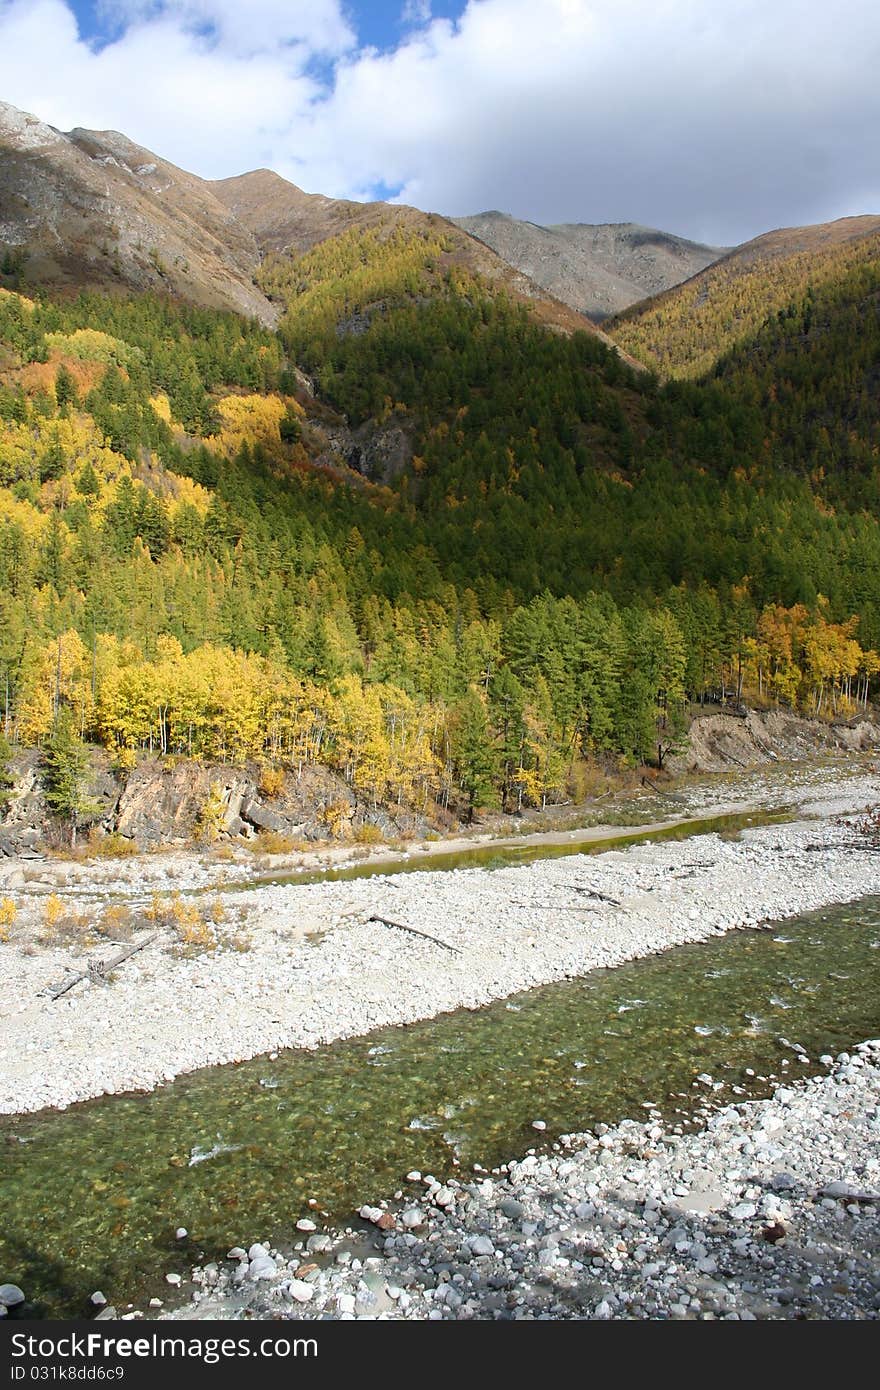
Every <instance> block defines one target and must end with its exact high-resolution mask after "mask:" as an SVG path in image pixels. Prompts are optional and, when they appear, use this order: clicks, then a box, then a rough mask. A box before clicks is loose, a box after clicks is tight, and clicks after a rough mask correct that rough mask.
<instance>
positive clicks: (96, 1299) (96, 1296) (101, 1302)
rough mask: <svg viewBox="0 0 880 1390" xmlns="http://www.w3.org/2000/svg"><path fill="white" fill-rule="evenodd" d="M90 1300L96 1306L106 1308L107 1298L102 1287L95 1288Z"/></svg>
mask: <svg viewBox="0 0 880 1390" xmlns="http://www.w3.org/2000/svg"><path fill="white" fill-rule="evenodd" d="M89 1302H90V1303H91V1304H92V1306H93V1307H94V1308H104V1307H106V1304H107V1300H106V1298H105V1297H104V1295H103V1294H102V1292H101V1290H100V1289H95V1292H94V1293H93V1294H90V1295H89Z"/></svg>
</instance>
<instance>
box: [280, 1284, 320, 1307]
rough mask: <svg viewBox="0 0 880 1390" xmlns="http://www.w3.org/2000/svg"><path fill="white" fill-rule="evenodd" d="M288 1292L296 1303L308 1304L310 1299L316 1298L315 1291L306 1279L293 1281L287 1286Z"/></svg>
mask: <svg viewBox="0 0 880 1390" xmlns="http://www.w3.org/2000/svg"><path fill="white" fill-rule="evenodd" d="M287 1292H288V1293H289V1294H290V1297H291V1298H292V1299H293V1300H294V1302H295V1303H308V1302H309V1299H311V1298H313V1297H314V1293H315V1290H314V1288H313V1286H312V1285H311V1284H307V1283H306V1282H305V1280H304V1279H291V1281H290V1283H289V1284H288V1285H287Z"/></svg>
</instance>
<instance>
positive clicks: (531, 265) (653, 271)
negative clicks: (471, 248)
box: [453, 212, 725, 321]
mask: <svg viewBox="0 0 880 1390" xmlns="http://www.w3.org/2000/svg"><path fill="white" fill-rule="evenodd" d="M453 221H454V222H455V224H456V226H458V227H461V228H463V230H464V231H466V232H469V233H470V235H471V236H475V237H479V239H480V241H483V242H485V243H486V245H487V246H490V247H491V248H492V250H493V251H496V252H497V253H498V255H499V256H501V257H503V259H504V260H505V261H508V262H509V263H510V264H511V265H512V266H515V267H516V269H517V270H520V271H522V272H523V274H525V275H528V276H529V277H530V278H531V279H532V280H534V281H535V282H536V284H538V285H541V286H543V288H544V289H545V290H547V291H548V292H549V293H550V294H552V295H554V296H555V297H556V298H557V299H561V300H562V301H563V303H565V304H569V305H570V306H571V307H572V308H573V309H577V311H578V312H579V313H581V314H586V315H587V317H589V318H591V319H593V320H597V321H599V320H602V319H606V318H608V317H609V315H612V314H617V313H620V312H621V310H623V309H626V308H628V307H629V306H630V305H631V304H635V303H636V302H637V301H639V300H642V299H645V298H647V297H648V296H650V295H655V294H659V293H660V291H662V290H666V289H669V288H670V287H671V286H673V285H678V284H680V283H681V281H682V280H687V279H689V278H690V276H692V275H695V274H696V273H697V272H698V271H700V270H703V269H704V267H705V266H707V265H711V264H712V262H713V261H717V260H718V258H719V256H722V255H723V254H724V252H725V248H724V247H717V246H702V245H700V243H698V242H694V241H687V240H685V238H684V237H679V236H673V235H671V234H670V233H669V232H660V231H656V230H655V229H654V228H652V227H640V226H638V225H637V224H636V223H634V222H612V223H598V224H596V225H591V224H589V223H579V222H574V223H563V224H561V225H559V226H553V227H542V226H539V225H538V224H537V223H535V222H523V221H520V220H519V219H518V218H516V217H511V216H509V214H507V213H504V212H481V213H477V214H476V215H475V216H473V217H456V218H453Z"/></svg>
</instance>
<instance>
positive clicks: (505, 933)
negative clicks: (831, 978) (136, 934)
mask: <svg viewBox="0 0 880 1390" xmlns="http://www.w3.org/2000/svg"><path fill="white" fill-rule="evenodd" d="M878 799H880V785H878V779H877V776H876V773H873V772H871V771H870V770H869V771H867V772H862V773H860V774H859V775H857V776H850V777H840V776H837V777H836V778H835V777H834V776H833V775H832V774H830V773H829V774H828V775H827V776H825V777H822V776H817V775H816V773H815V770H814V771H813V772H812V773H811V774H810V775H809V776H808V777H806V778H805V780H804V785H803V790H802V793H801V802H802V813H803V814H804V815H805V816H806V815H810V816H811V817H813V819H809V820H808V819H801V820H796V821H794V822H791V823H788V824H784V825H772V826H765V827H762V828H756V829H752V830H748V831H745V832H743V833H742V835H741V836H740V837H739V838H738V839H726V838H722V837H719V836H717V835H699V836H695V837H693V838H690V839H687V840H684V841H680V842H671V841H666V842H664V841H660V840H658V841H656V842H651V843H643V844H637V845H633V846H630V847H629V848H621V849H617V850H609V851H607V852H605V853H602V854H600V855H596V856H587V855H572V856H570V857H565V858H556V859H544V860H538V861H536V862H534V863H531V864H527V865H522V866H518V867H510V868H503V869H496V870H494V871H491V872H490V871H487V870H485V869H474V868H469V869H458V870H453V871H446V872H440V871H435V872H416V873H410V874H405V875H397V876H388V875H385V876H382V875H380V876H377V877H372V878H365V879H357V880H353V881H349V882H324V883H315V884H310V885H305V884H275V885H271V886H263V887H259V888H253V889H237V890H236V891H234V892H228V893H227V894H226V895H225V896H224V893H223V890H222V887H218V898H219V899H220V900H221V902H223V903H224V904H225V905H227V906H228V908H229V911H230V912H231V913H235V914H238V915H239V916H243V917H244V919H245V920H246V922H247V929H248V932H249V934H250V937H251V941H252V949H250V950H248V951H244V952H241V951H238V950H234V949H221V950H215V951H206V952H203V953H201V954H195V955H192V956H181V955H180V954H178V953H176V952H175V951H174V950H172V949H171V948H170V942H169V944H168V946H163V944H162V943H161V942H160V943H157V944H155V945H153V946H150V947H148V948H147V949H146V950H144V951H143V952H142V953H140V954H138V955H136V956H134V957H133V958H132V960H131V961H130V962H128V963H127V964H126V965H124V966H123V967H122V968H121V969H120V970H119V972H118V975H117V977H116V978H115V979H114V980H113V982H112V983H111V984H109V985H108V986H103V985H101V984H99V983H98V984H92V983H88V982H86V983H83V984H80V985H78V986H77V987H76V988H75V989H73V990H71V991H70V992H69V993H68V994H66V995H64V996H63V997H62V998H60V999H58V1000H56V1001H53V1000H51V999H50V998H49V997H48V996H47V994H46V993H45V991H46V990H47V988H49V987H51V986H52V985H53V984H57V983H58V981H59V979H62V978H63V977H64V971H65V969H66V968H68V967H71V966H73V967H80V968H81V967H82V966H83V965H84V964H85V963H86V962H85V957H84V953H83V952H80V953H79V955H78V956H77V955H76V953H72V952H71V951H70V950H67V951H65V950H61V949H58V948H52V949H47V948H44V947H39V946H35V945H27V946H25V948H24V949H22V948H21V945H20V944H19V943H17V942H16V940H12V941H10V942H7V943H6V944H0V1113H6V1114H14V1113H20V1112H25V1111H34V1110H39V1109H41V1108H43V1107H45V1106H55V1107H59V1108H63V1107H65V1106H67V1105H70V1104H72V1103H74V1102H76V1101H80V1100H85V1099H87V1098H89V1097H93V1096H98V1095H101V1094H104V1093H115V1092H120V1091H135V1090H151V1089H153V1088H154V1087H156V1086H157V1085H161V1084H163V1083H165V1082H168V1081H171V1080H172V1079H173V1078H174V1077H175V1076H177V1075H179V1074H181V1073H184V1072H189V1071H193V1070H195V1069H197V1068H199V1067H205V1066H209V1065H214V1064H217V1063H227V1062H236V1061H242V1060H245V1059H247V1058H250V1057H254V1056H257V1055H258V1054H261V1053H265V1052H271V1051H274V1050H277V1049H279V1048H283V1047H307V1048H315V1047H319V1046H321V1045H322V1044H325V1043H328V1042H330V1041H332V1040H334V1039H338V1038H345V1037H352V1036H356V1035H361V1034H364V1033H367V1032H369V1031H370V1030H372V1029H374V1028H377V1027H380V1026H385V1025H389V1024H402V1023H410V1022H414V1021H416V1020H418V1019H423V1018H429V1017H432V1016H434V1015H436V1014H438V1013H442V1012H446V1011H449V1010H454V1009H456V1008H460V1007H467V1008H471V1009H477V1008H480V1007H482V1006H483V1005H485V1004H487V1003H490V1002H491V1001H493V1000H495V999H499V998H503V997H505V996H507V995H510V994H514V993H518V992H519V991H522V990H526V989H529V988H531V987H533V986H535V985H542V984H549V983H551V982H553V981H556V980H561V979H564V978H570V977H576V976H580V975H583V974H585V973H587V972H588V971H590V970H593V969H596V968H597V967H602V966H613V965H617V964H620V963H622V962H624V961H628V960H632V959H634V958H637V957H640V956H646V955H650V954H652V953H654V952H657V951H662V950H666V949H668V948H670V947H672V946H675V945H678V944H681V943H684V942H695V941H701V940H705V939H707V938H709V937H712V936H715V935H718V934H720V933H723V932H727V931H731V930H733V929H736V928H748V927H754V926H756V925H758V924H760V923H761V922H763V921H765V920H778V919H781V918H785V917H789V916H794V915H797V914H799V913H802V912H806V911H810V910H812V909H814V908H821V907H825V906H829V905H831V904H833V903H842V902H847V901H851V900H853V899H856V898H860V897H863V896H866V895H868V894H872V893H878V892H880V854H877V853H870V852H863V851H859V850H853V849H852V848H848V847H847V845H848V843H849V842H851V841H852V832H851V831H848V830H847V829H846V828H845V827H843V826H841V825H839V824H838V823H837V822H836V820H835V817H837V816H839V815H841V814H843V813H856V812H858V811H860V810H862V809H864V807H865V806H867V805H868V804H870V803H872V802H876V801H877V800H878ZM817 843H819V845H820V849H819V850H818V851H817V850H816V849H815V846H816V844H817ZM129 872H131V870H129ZM167 886H168V887H172V886H174V884H173V881H169V883H168V885H167ZM37 890H39V891H43V892H44V889H40V887H39V885H37V888H36V890H35V896H33V897H32V898H30V899H28V897H27V894H24V895H23V897H22V899H21V900H22V902H23V903H24V908H23V915H24V917H25V918H26V916H27V913H28V912H29V911H33V912H34V913H36V911H37V909H38V907H39V905H40V904H41V903H44V901H45V898H43V899H40V898H39V896H37V895H36V892H37ZM83 891H84V897H83V902H82V905H83V907H84V908H85V909H86V910H88V908H89V900H88V896H87V894H85V889H84V890H83ZM591 894H592V895H595V896H591ZM598 895H601V896H598ZM609 899H611V900H613V901H608V900H609ZM66 901H67V902H68V904H69V905H70V906H72V907H76V890H73V891H72V893H70V894H69V895H68V897H67V899H66ZM377 917H378V918H386V919H388V921H390V922H396V923H400V924H403V925H406V926H409V927H411V928H414V929H415V930H416V931H419V932H423V933H427V934H429V935H431V936H435V937H438V938H440V939H442V941H444V942H445V943H447V944H449V945H451V946H453V947H455V948H456V951H457V953H452V952H450V951H447V950H445V949H443V948H442V947H441V946H439V945H437V944H435V943H434V942H432V941H429V940H425V939H422V938H420V937H418V936H414V935H412V934H411V933H410V932H408V931H401V930H399V929H397V928H396V927H394V926H389V925H384V924H383V923H382V922H380V921H376V920H373V919H375V918H377ZM35 920H36V917H35ZM16 930H17V931H18V928H17V929H16ZM95 953H96V952H95V951H94V949H93V950H92V951H91V952H89V953H88V954H95ZM103 954H105V955H106V954H110V952H109V951H107V950H104V951H103Z"/></svg>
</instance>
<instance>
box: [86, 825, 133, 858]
mask: <svg viewBox="0 0 880 1390" xmlns="http://www.w3.org/2000/svg"><path fill="white" fill-rule="evenodd" d="M87 852H88V854H89V855H91V856H92V857H93V858H95V859H129V858H131V856H132V855H135V854H137V852H138V847H137V845H136V844H135V842H134V840H127V839H126V837H125V836H124V835H120V834H119V832H118V831H117V830H113V831H111V832H110V834H109V835H102V834H100V832H99V831H96V830H92V831H90V833H89V841H88V851H87Z"/></svg>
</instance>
